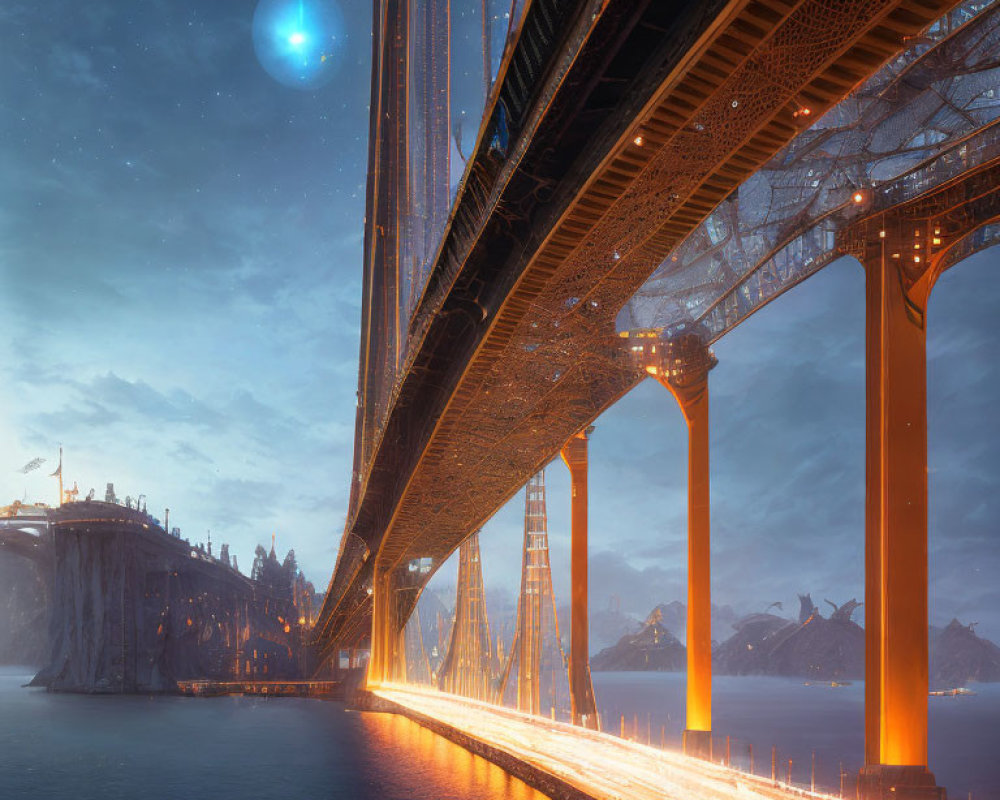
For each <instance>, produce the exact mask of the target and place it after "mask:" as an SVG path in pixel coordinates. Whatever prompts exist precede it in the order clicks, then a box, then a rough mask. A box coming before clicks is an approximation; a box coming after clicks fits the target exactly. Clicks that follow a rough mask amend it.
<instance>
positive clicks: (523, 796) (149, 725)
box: [0, 668, 545, 800]
mask: <svg viewBox="0 0 1000 800" xmlns="http://www.w3.org/2000/svg"><path fill="white" fill-rule="evenodd" d="M31 675H32V672H31V671H30V670H25V669H18V668H0V798H2V799H3V800H14V798H17V799H18V800H20V799H21V798H31V799H32V800H38V798H74V799H75V800H118V799H119V798H121V800H126V798H127V800H134V798H144V799H145V800H179V799H180V798H183V799H184V800H202V799H203V798H204V800H209V799H211V800H228V798H234V800H235V799H236V798H239V800H258V799H259V800H265V799H266V800H273V799H274V798H279V797H295V798H297V799H299V800H311V799H312V798H323V800H501V798H503V799H507V798H509V799H510V800H545V798H544V796H543V795H540V794H538V793H537V792H535V791H534V790H532V789H530V788H529V787H528V786H526V785H525V784H523V783H521V782H520V781H518V780H516V779H515V778H512V777H510V776H509V775H508V774H507V773H506V772H504V771H503V770H501V769H500V768H499V767H496V766H494V765H493V764H491V763H490V762H488V761H485V760H483V759H481V758H478V757H476V756H473V755H471V754H470V753H469V752H468V751H466V750H463V749H462V748H460V747H457V746H456V745H453V744H451V743H450V742H448V741H446V740H445V739H442V738H441V737H439V736H437V735H435V734H433V733H431V732H430V731H427V730H426V729H424V728H421V727H419V726H418V725H416V724H415V723H412V722H410V721H408V720H406V719H403V718H401V717H395V716H390V715H386V714H359V713H353V712H348V711H346V710H345V709H344V706H343V705H342V704H340V703H327V702H321V701H317V700H298V699H276V700H265V699H263V698H249V697H219V698H184V697H136V696H103V697H98V696H87V695H70V694H49V693H47V692H45V691H44V690H40V689H22V688H21V685H22V684H24V683H25V682H26V681H28V680H30V678H31Z"/></svg>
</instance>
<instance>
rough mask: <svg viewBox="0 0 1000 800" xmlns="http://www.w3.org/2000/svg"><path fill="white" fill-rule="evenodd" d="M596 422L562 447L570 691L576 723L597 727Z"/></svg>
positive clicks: (574, 721)
mask: <svg viewBox="0 0 1000 800" xmlns="http://www.w3.org/2000/svg"><path fill="white" fill-rule="evenodd" d="M593 430H594V428H593V426H591V427H589V428H587V429H586V430H582V431H580V432H579V433H578V434H576V435H575V436H574V437H573V438H571V439H570V440H569V441H568V442H566V444H565V445H563V449H562V453H561V455H562V459H563V461H565V462H566V466H567V467H569V474H570V481H571V491H572V501H571V503H572V505H571V526H572V545H571V555H570V573H571V584H572V594H571V607H570V654H569V695H570V703H571V710H572V714H573V724H574V725H583V726H584V727H587V728H594V729H597V728H598V717H597V703H596V701H595V700H594V684H593V682H592V681H591V678H590V647H589V641H588V640H589V634H590V630H589V628H590V617H589V613H588V609H587V603H588V585H587V584H588V574H587V556H588V547H587V515H588V507H587V469H588V460H587V442H588V440H589V438H590V434H591V433H593Z"/></svg>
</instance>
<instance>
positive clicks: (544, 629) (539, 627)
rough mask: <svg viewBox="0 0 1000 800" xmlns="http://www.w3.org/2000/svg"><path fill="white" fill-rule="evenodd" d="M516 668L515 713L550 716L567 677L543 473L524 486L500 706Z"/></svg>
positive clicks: (565, 690) (566, 691)
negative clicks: (513, 618)
mask: <svg viewBox="0 0 1000 800" xmlns="http://www.w3.org/2000/svg"><path fill="white" fill-rule="evenodd" d="M515 668H516V670H517V692H516V702H517V708H518V710H520V711H524V712H527V713H529V714H542V713H545V712H546V711H550V710H551V712H552V713H553V714H554V713H555V710H556V709H557V707H558V701H559V699H560V698H562V697H565V696H566V694H567V693H568V689H569V676H568V674H567V671H566V657H565V655H564V653H563V649H562V643H561V642H560V639H559V621H558V619H557V618H556V606H555V598H554V596H553V592H552V567H551V564H550V563H549V532H548V514H547V510H546V506H545V470H544V469H543V470H542V471H541V472H539V473H538V474H537V475H534V476H533V477H532V478H531V479H530V480H529V481H528V485H527V488H526V489H525V497H524V555H523V558H522V561H521V596H520V598H519V599H518V603H517V624H516V626H515V628H514V640H513V642H512V643H511V648H510V654H509V656H508V660H507V666H506V668H505V669H504V674H503V677H502V678H501V681H500V692H499V700H500V702H504V701H506V700H507V698H508V687H509V686H510V677H511V673H512V672H513V671H514V669H515Z"/></svg>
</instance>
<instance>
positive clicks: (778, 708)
mask: <svg viewBox="0 0 1000 800" xmlns="http://www.w3.org/2000/svg"><path fill="white" fill-rule="evenodd" d="M593 679H594V692H595V695H596V698H597V705H598V710H599V711H600V712H601V718H602V720H603V721H604V722H605V728H606V729H610V730H613V731H614V732H616V733H617V732H619V731H620V728H621V722H622V715H624V717H625V730H626V735H628V736H631V737H635V738H639V739H640V740H642V741H646V737H647V732H648V736H649V738H650V741H651V742H652V743H654V744H659V742H660V740H661V737H663V738H665V739H666V743H667V745H668V746H674V747H679V746H680V742H681V734H682V732H683V730H684V696H685V676H684V674H683V673H676V672H595V673H594V675H593ZM970 688H971V689H973V690H974V691H975V692H976V695H975V696H972V697H931V698H929V703H928V725H929V746H928V749H929V756H928V760H929V761H930V768H931V771H932V772H933V773H934V775H935V777H936V778H937V781H938V784H939V785H941V786H945V787H946V788H947V789H948V795H949V797H952V798H960V799H961V800H964V799H965V798H967V797H968V794H969V792H972V796H973V799H974V800H1000V684H997V683H992V684H970ZM712 689H713V693H712V727H713V728H714V733H715V736H716V738H715V745H716V752H717V754H720V755H721V754H722V753H723V752H724V749H725V737H726V736H729V737H730V754H731V761H732V763H733V764H734V765H738V766H740V767H742V768H744V769H746V768H749V749H750V746H751V745H752V746H753V750H754V768H755V771H756V772H757V773H758V774H761V775H770V774H771V748H772V746H773V747H775V748H776V750H777V758H776V760H777V763H778V769H777V772H778V775H779V777H781V778H782V779H784V778H785V777H786V775H787V771H788V759H792V779H793V781H794V782H796V783H798V784H800V785H809V782H810V779H811V772H812V757H813V752H815V754H816V780H817V785H818V787H822V788H825V789H827V790H832V791H834V792H837V791H839V789H840V778H839V773H840V771H841V770H843V772H844V790H845V795H847V796H851V797H853V796H854V779H855V777H856V776H857V773H858V770H859V768H860V766H861V764H862V762H863V760H864V740H865V735H864V707H865V706H864V694H865V687H864V683H863V682H862V681H856V682H853V683H851V684H849V685H846V686H831V685H830V684H829V683H812V684H807V683H806V682H805V681H803V680H800V679H795V678H772V677H758V676H753V677H749V676H747V677H733V676H715V677H714V678H713V682H712Z"/></svg>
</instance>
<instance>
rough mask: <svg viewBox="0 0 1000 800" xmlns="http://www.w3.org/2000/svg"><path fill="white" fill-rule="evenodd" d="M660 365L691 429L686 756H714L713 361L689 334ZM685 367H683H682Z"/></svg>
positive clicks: (668, 349)
mask: <svg viewBox="0 0 1000 800" xmlns="http://www.w3.org/2000/svg"><path fill="white" fill-rule="evenodd" d="M660 350H661V352H660V357H659V358H658V359H657V361H658V366H655V367H647V371H648V372H649V373H650V374H651V375H653V376H654V377H655V378H656V379H657V380H658V381H659V382H660V383H661V384H663V386H665V387H666V388H667V389H668V390H669V391H670V392H671V394H673V396H674V397H675V398H676V399H677V402H678V404H679V405H680V407H681V411H682V412H683V414H684V419H685V420H686V421H687V426H688V598H687V600H688V602H687V725H686V727H685V730H684V752H685V753H687V754H688V755H693V756H698V757H701V758H711V757H712V592H711V568H710V564H711V554H710V549H709V542H710V531H711V528H710V510H711V501H710V496H709V470H708V372H709V370H710V369H711V368H712V367H713V366H714V365H715V358H714V356H712V354H711V352H710V351H709V350H708V348H707V347H705V346H704V344H702V342H701V339H700V338H699V337H698V336H697V335H695V334H689V335H686V336H684V337H681V338H680V339H678V340H674V341H666V342H661V344H660ZM678 364H682V365H683V366H678Z"/></svg>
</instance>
